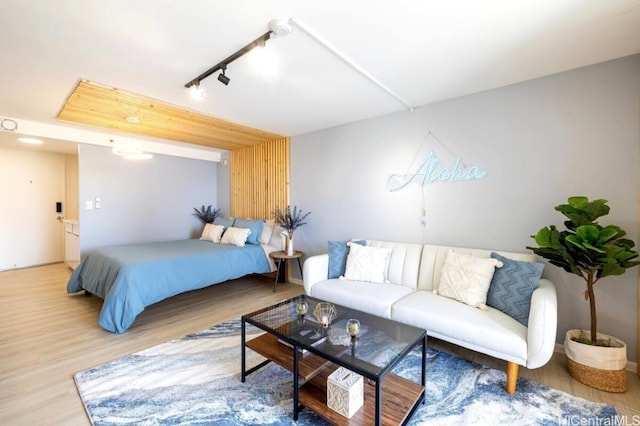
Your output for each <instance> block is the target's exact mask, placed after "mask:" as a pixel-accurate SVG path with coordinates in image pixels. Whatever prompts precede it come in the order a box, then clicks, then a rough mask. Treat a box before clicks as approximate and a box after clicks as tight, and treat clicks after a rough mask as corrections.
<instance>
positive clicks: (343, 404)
mask: <svg viewBox="0 0 640 426" xmlns="http://www.w3.org/2000/svg"><path fill="white" fill-rule="evenodd" d="M363 401H364V382H363V380H362V376H361V375H359V374H356V373H354V372H353V371H351V370H347V369H346V368H344V367H340V368H338V369H337V370H336V371H334V372H333V373H331V374H330V375H329V377H328V378H327V406H328V407H329V408H331V409H332V410H334V411H336V412H338V413H340V414H342V415H343V416H345V417H347V418H349V419H350V418H351V417H353V415H354V414H355V413H356V411H358V410H359V409H360V407H362V403H363Z"/></svg>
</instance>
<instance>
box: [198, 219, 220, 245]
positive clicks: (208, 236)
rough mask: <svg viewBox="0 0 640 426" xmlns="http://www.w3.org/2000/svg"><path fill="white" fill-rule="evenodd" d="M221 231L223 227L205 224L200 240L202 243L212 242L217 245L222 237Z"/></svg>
mask: <svg viewBox="0 0 640 426" xmlns="http://www.w3.org/2000/svg"><path fill="white" fill-rule="evenodd" d="M222 231H224V226H222V225H214V224H213V223H207V224H206V225H204V229H203V230H202V235H201V236H200V239H201V240H203V241H213V242H214V243H219V242H220V237H221V236H222Z"/></svg>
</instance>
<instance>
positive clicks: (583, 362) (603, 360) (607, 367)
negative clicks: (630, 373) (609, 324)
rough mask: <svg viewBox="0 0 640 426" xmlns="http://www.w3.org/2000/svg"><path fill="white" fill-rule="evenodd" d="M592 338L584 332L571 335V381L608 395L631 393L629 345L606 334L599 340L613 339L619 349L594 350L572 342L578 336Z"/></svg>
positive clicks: (566, 346)
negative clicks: (628, 385)
mask: <svg viewBox="0 0 640 426" xmlns="http://www.w3.org/2000/svg"><path fill="white" fill-rule="evenodd" d="M585 333H586V334H587V335H588V334H589V333H588V332H587V331H583V330H569V331H567V334H566V337H565V341H564V349H565V352H566V354H567V358H568V363H569V374H570V375H571V377H573V378H574V379H576V380H577V381H579V382H580V383H583V384H585V385H587V386H590V387H592V388H594V389H599V390H603V391H606V392H618V393H620V392H626V391H627V371H626V369H625V368H626V365H627V345H626V344H625V343H624V342H623V341H621V340H618V339H616V338H615V337H611V336H608V335H606V334H600V333H598V339H611V341H612V342H614V344H615V345H616V347H603V346H592V345H587V344H584V343H578V342H576V341H574V340H572V337H574V336H580V335H583V334H585Z"/></svg>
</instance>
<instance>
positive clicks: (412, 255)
mask: <svg viewBox="0 0 640 426" xmlns="http://www.w3.org/2000/svg"><path fill="white" fill-rule="evenodd" d="M367 246H371V247H386V248H389V249H391V257H390V258H389V268H388V270H387V280H389V282H390V283H392V284H398V285H403V286H405V287H409V288H411V289H413V290H415V289H417V288H418V276H419V272H420V260H421V257H422V247H423V246H422V244H415V243H399V242H389V241H377V240H367Z"/></svg>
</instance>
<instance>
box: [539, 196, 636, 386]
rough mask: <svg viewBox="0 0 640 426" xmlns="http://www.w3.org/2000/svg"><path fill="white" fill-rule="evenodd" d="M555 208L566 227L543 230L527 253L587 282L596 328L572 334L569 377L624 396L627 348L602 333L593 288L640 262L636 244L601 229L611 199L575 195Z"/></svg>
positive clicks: (568, 351) (567, 343)
mask: <svg viewBox="0 0 640 426" xmlns="http://www.w3.org/2000/svg"><path fill="white" fill-rule="evenodd" d="M555 210H557V211H559V212H560V213H562V214H563V215H564V216H566V217H567V218H568V219H569V220H567V221H565V222H564V225H565V227H566V228H567V229H566V230H564V231H559V230H558V229H557V228H556V227H555V226H554V225H551V226H548V227H544V228H542V229H540V230H539V231H538V233H537V234H536V235H535V236H532V238H534V239H535V241H536V243H537V244H538V245H539V247H527V249H529V250H533V252H534V253H535V254H537V255H539V256H541V257H543V258H545V259H547V260H548V261H549V263H551V264H552V265H555V266H558V267H560V268H562V269H564V270H565V271H567V272H569V273H571V274H575V275H578V276H579V277H581V278H582V279H583V280H584V281H585V282H586V285H587V289H586V291H585V292H584V297H585V300H588V301H589V310H590V314H591V328H590V330H589V332H588V333H587V332H585V331H583V330H569V331H568V332H567V335H566V338H565V351H566V354H567V358H568V360H569V374H570V375H571V376H572V377H573V378H575V379H576V380H578V381H579V382H581V383H584V384H586V385H588V386H591V387H594V388H596V389H601V390H605V391H608V392H625V391H626V390H627V374H626V371H625V367H626V363H627V350H626V344H625V343H624V342H622V341H620V340H619V339H616V338H615V337H611V336H607V335H605V334H601V333H598V331H597V325H598V322H597V316H596V299H595V293H594V286H595V284H596V283H597V282H598V281H599V280H601V279H602V278H605V277H608V276H611V275H621V274H623V273H624V272H625V271H626V270H627V269H628V268H631V267H634V266H637V265H638V264H640V262H638V261H637V260H635V259H637V257H638V252H636V251H635V250H633V247H634V245H635V244H634V242H633V241H631V240H629V239H626V238H624V236H625V235H626V232H625V231H624V230H622V229H621V228H620V227H619V226H615V225H607V226H602V225H600V224H599V223H598V222H597V219H598V218H600V217H602V216H605V215H607V214H609V206H607V200H602V199H600V200H593V201H589V199H588V198H587V197H570V198H569V199H568V204H560V205H558V206H556V207H555Z"/></svg>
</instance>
